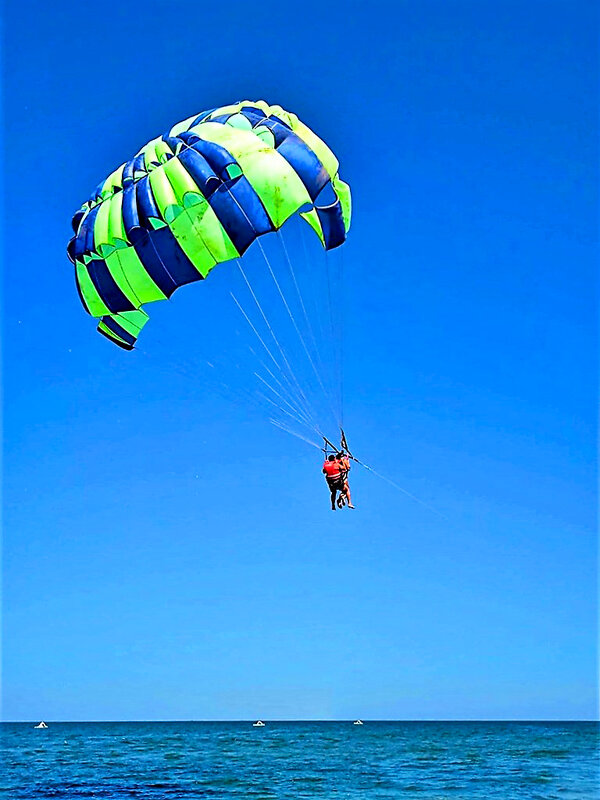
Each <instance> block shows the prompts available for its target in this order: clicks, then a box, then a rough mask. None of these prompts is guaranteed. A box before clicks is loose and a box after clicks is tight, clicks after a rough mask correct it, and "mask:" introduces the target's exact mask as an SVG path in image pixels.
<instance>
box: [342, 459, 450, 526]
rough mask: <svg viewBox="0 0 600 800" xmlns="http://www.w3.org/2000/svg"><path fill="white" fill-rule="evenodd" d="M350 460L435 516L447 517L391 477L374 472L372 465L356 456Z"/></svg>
mask: <svg viewBox="0 0 600 800" xmlns="http://www.w3.org/2000/svg"><path fill="white" fill-rule="evenodd" d="M352 460H353V461H356V463H357V464H360V466H361V467H364V468H365V469H366V470H368V471H369V472H372V473H373V475H376V476H377V477H378V478H381V480H382V481H385V482H386V483H389V484H390V486H393V487H394V489H397V490H398V491H399V492H402V494H405V495H406V496H407V497H410V499H411V500H414V501H415V502H416V503H419V504H420V505H422V506H424V507H425V508H427V509H428V510H429V511H431V512H432V513H433V514H437V516H438V517H441V518H442V519H447V517H445V516H444V515H443V514H442V513H440V512H439V511H437V510H436V509H435V508H433V506H430V505H429V503H426V502H425V501H424V500H420V499H419V498H418V497H415V495H414V494H411V493H410V492H408V491H407V490H406V489H403V488H402V486H400V485H399V484H397V483H396V482H395V481H393V480H392V479H391V478H388V477H387V475H382V474H381V473H379V472H376V471H375V470H374V469H373V467H369V466H368V464H364V463H363V462H362V461H359V460H358V459H357V458H354V457H352Z"/></svg>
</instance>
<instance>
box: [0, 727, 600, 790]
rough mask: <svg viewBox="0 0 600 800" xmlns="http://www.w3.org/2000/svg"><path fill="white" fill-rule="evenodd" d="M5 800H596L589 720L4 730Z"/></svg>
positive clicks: (593, 732)
mask: <svg viewBox="0 0 600 800" xmlns="http://www.w3.org/2000/svg"><path fill="white" fill-rule="evenodd" d="M0 730H1V740H2V751H3V752H2V754H3V759H2V764H3V766H2V777H1V779H0V787H1V788H0V796H1V797H6V798H10V800H26V799H27V798H34V797H35V798H49V797H51V798H103V800H113V799H114V800H121V798H139V799H140V800H163V798H164V799H165V800H175V799H176V798H182V800H185V799H187V798H207V799H209V800H210V798H219V800H230V799H232V800H233V798H236V800H239V799H240V798H256V800H296V799H298V800H300V799H302V798H321V799H322V800H330V799H331V800H333V798H335V800H341V799H342V798H344V800H380V798H381V800H384V798H385V800H389V799H390V798H394V799H395V798H413V797H414V798H418V800H447V799H448V800H450V799H451V798H452V799H453V798H459V799H460V800H470V799H471V798H473V800H479V799H480V798H481V799H483V798H486V800H489V799H490V798H498V800H521V798H522V799H523V800H537V799H538V798H539V799H540V800H541V799H542V798H543V799H544V800H551V798H556V799H557V800H575V798H577V800H597V799H598V798H599V797H600V790H599V785H598V726H597V724H596V723H593V722H587V723H586V722H583V723H581V722H570V723H558V722H554V723H553V722H550V723H546V722H533V723H529V722H368V721H367V722H365V724H364V725H363V726H355V725H352V723H350V722H267V724H266V726H265V727H264V728H253V727H252V725H251V723H248V722H87V723H69V722H64V723H49V728H48V729H47V730H34V729H33V724H32V723H4V724H3V725H2V726H1V728H0Z"/></svg>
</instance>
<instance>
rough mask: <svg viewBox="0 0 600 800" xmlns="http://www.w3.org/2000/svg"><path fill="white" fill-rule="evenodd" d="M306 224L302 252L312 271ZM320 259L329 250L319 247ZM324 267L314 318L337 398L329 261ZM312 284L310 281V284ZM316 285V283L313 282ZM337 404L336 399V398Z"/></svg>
mask: <svg viewBox="0 0 600 800" xmlns="http://www.w3.org/2000/svg"><path fill="white" fill-rule="evenodd" d="M305 228H306V226H305V225H300V238H301V241H302V254H303V257H304V268H305V271H306V272H307V273H308V272H309V271H310V267H309V261H310V259H309V254H308V248H307V244H306V238H307V235H308V234H307V232H306V231H305ZM319 253H320V256H319V257H320V259H321V261H325V259H326V258H327V251H323V249H322V248H319ZM324 267H325V268H324V269H321V268H319V269H318V270H317V271H316V274H315V278H316V279H317V280H318V284H317V290H316V291H313V292H312V297H311V301H312V303H311V304H312V309H313V312H314V318H315V320H316V322H317V326H318V331H317V333H318V337H319V342H320V344H321V347H320V349H321V350H322V352H323V362H326V363H327V364H329V365H330V367H329V368H328V369H326V370H325V376H326V378H327V383H328V386H329V391H330V394H331V396H332V397H333V398H335V397H336V396H337V394H338V388H337V375H336V360H335V350H336V348H335V339H334V336H335V331H334V330H333V326H332V324H331V291H330V289H329V284H328V277H327V262H326V261H325V265H324ZM308 285H309V286H311V284H310V282H309V284H308ZM312 285H313V287H314V284H312ZM324 296H325V297H326V298H327V302H326V303H324V302H323V297H324ZM334 405H335V400H334Z"/></svg>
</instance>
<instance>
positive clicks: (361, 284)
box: [2, 0, 598, 719]
mask: <svg viewBox="0 0 600 800" xmlns="http://www.w3.org/2000/svg"><path fill="white" fill-rule="evenodd" d="M596 27H597V10H596V8H595V4H593V3H588V2H578V3H569V4H567V3H562V2H550V3H548V2H543V3H541V2H529V3H527V4H521V3H511V2H503V3H495V4H490V3H484V4H481V3H476V2H451V3H445V2H441V1H440V2H422V3H414V2H413V3H408V2H405V3H393V4H392V3H389V4H385V3H383V4H382V3H371V4H363V5H362V6H361V7H358V6H357V7H356V8H354V7H352V6H348V4H346V3H341V2H339V3H338V2H330V3H325V4H321V3H314V2H307V3H304V4H302V6H298V5H293V6H288V5H285V4H284V5H281V6H280V7H279V8H276V9H273V8H272V7H271V6H269V5H265V4H261V3H254V4H250V3H239V2H231V3H229V4H226V5H225V6H222V5H219V4H212V5H210V4H209V6H207V5H206V4H196V5H195V6H194V5H190V4H185V5H181V6H178V5H177V4H173V3H159V2H151V3H146V4H144V7H143V9H142V8H141V7H140V6H139V4H134V3H131V2H122V3H119V4H118V5H117V4H113V5H111V4H83V5H82V4H81V3H77V4H75V3H72V2H58V3H56V4H54V5H52V7H50V6H48V5H47V4H42V3H39V2H32V0H23V2H19V3H16V2H14V0H13V2H11V3H9V5H8V9H7V12H6V15H5V39H6V43H5V52H4V58H5V60H4V70H5V71H4V108H5V119H6V127H5V143H6V153H7V155H6V157H5V166H6V170H5V187H6V193H5V208H4V210H5V216H4V219H5V222H4V264H5V269H4V289H3V306H4V314H3V320H4V351H3V375H4V379H3V390H4V434H5V444H4V480H3V485H4V539H3V545H4V557H3V612H2V621H3V642H4V661H3V717H4V719H38V718H45V719H239V718H251V717H259V716H261V717H265V718H290V719H300V718H317V719H329V718H351V717H356V716H360V717H363V718H376V719H377V718H379V719H385V718H387V719H461V718H467V719H469V718H470V719H473V718H479V719H486V718H487V719H490V718H491V719H497V718H512V719H532V718H546V719H548V718H553V719H569V718H574V719H588V718H593V717H595V716H596V713H597V710H596V709H597V687H596V675H597V664H596V650H595V630H596V623H597V619H596V581H597V554H596V552H597V551H596V518H595V506H596V499H595V488H596V483H595V481H596V474H595V457H596V452H595V448H596V444H595V443H596V375H597V337H596V334H597V328H596V320H595V316H596V310H597V309H596V307H597V295H596V280H597V277H596V259H597V239H596V221H597V216H596V212H597V183H598V174H597V133H598V131H597V99H596V98H597V72H598V70H597V55H596V36H595V31H596ZM246 97H247V98H251V99H255V98H260V97H262V98H265V99H267V100H268V101H269V102H272V103H280V104H281V105H283V106H284V107H286V108H289V109H291V110H294V111H295V112H296V113H298V115H299V116H300V117H301V118H302V119H303V120H305V121H306V122H307V123H308V124H309V125H310V126H311V127H313V128H314V129H315V130H316V131H317V132H318V133H319V134H320V135H321V136H322V137H323V138H324V139H325V140H326V141H327V142H328V143H329V144H330V145H331V147H332V148H333V149H334V151H335V152H336V154H337V155H338V157H339V159H340V162H341V174H342V176H343V177H344V178H345V179H346V180H347V181H349V182H350V184H351V186H352V190H353V201H354V219H353V226H352V230H351V234H350V237H349V240H348V243H347V245H346V246H345V275H346V284H345V295H344V309H345V317H346V338H345V399H346V403H345V421H346V428H347V431H348V435H349V438H350V437H351V442H352V444H353V447H354V449H355V450H356V452H357V454H358V455H359V456H362V458H363V459H364V460H365V461H366V462H367V463H370V464H372V465H373V466H374V467H375V469H377V470H378V471H379V472H381V473H383V474H385V475H387V476H389V477H390V478H392V479H393V480H394V481H396V482H398V483H399V484H400V485H402V486H403V487H405V488H406V489H407V490H408V491H410V492H411V493H412V494H414V495H416V496H418V497H419V498H421V499H422V500H423V501H425V502H427V503H429V504H431V505H432V506H434V507H435V509H437V510H438V511H439V512H440V515H438V514H433V513H431V512H430V511H428V510H427V509H425V508H424V507H423V506H422V505H420V504H418V503H415V502H413V501H411V500H410V499H408V498H406V497H405V496H404V495H402V494H401V493H399V492H397V491H396V490H394V489H393V488H392V487H391V486H389V485H388V484H386V483H385V482H383V481H380V480H379V479H377V478H376V477H374V476H373V475H371V474H369V473H367V472H364V471H360V470H359V469H358V468H357V469H356V470H355V471H354V473H353V491H354V497H355V502H356V505H357V510H356V511H355V512H354V514H351V513H350V512H344V513H340V514H337V513H336V514H332V513H331V512H330V511H328V504H327V500H328V498H327V491H326V488H325V486H324V483H323V481H322V476H321V474H320V461H319V454H318V453H317V451H315V450H313V449H312V448H310V447H308V446H306V445H304V444H303V443H302V442H300V441H298V440H295V439H292V438H291V437H287V436H286V435H285V434H283V433H281V432H279V431H277V430H276V429H275V428H273V427H272V426H270V425H268V423H267V422H266V421H265V420H264V419H261V418H260V416H257V415H254V414H252V413H250V411H249V410H248V409H246V408H245V407H244V405H243V404H228V403H225V402H224V401H223V399H222V398H221V397H220V396H218V395H216V394H214V393H212V392H211V391H209V390H208V389H207V388H206V387H205V386H204V385H203V383H202V380H201V379H200V378H199V377H197V376H195V375H194V374H193V366H194V364H195V360H194V359H197V358H198V356H197V353H196V352H195V351H193V346H192V340H189V341H187V343H186V341H185V340H183V341H182V343H181V348H182V350H181V352H180V353H179V354H178V358H181V360H182V362H186V363H188V364H189V365H191V367H192V369H191V371H192V375H191V376H190V375H187V376H183V375H182V374H181V372H180V371H179V370H178V369H177V368H176V367H177V364H176V363H175V360H174V359H171V357H170V355H169V353H170V352H171V351H168V350H167V349H165V348H164V347H161V345H160V343H159V341H158V339H159V336H160V335H161V333H164V332H167V334H168V332H169V331H171V332H172V331H174V330H177V326H176V323H175V318H176V317H177V323H179V322H181V325H183V326H184V328H183V330H185V326H186V325H187V326H193V325H194V313H193V306H194V296H195V294H196V295H197V296H198V298H199V297H200V292H202V291H204V290H206V291H208V290H209V289H210V286H209V284H208V282H207V284H206V285H203V286H200V287H198V286H192V287H188V289H187V290H184V291H182V292H181V293H180V294H181V299H180V298H179V295H178V296H176V298H175V299H174V301H173V303H172V304H163V305H164V306H165V308H164V309H161V310H157V311H156V312H154V311H153V312H152V313H153V322H154V327H153V328H152V329H151V325H152V322H151V323H150V324H149V325H148V327H147V333H146V331H145V332H144V334H143V336H144V337H145V341H144V349H145V350H147V351H148V354H149V357H148V358H147V359H144V358H142V357H141V354H139V353H134V354H128V353H124V352H121V351H119V350H118V349H116V348H114V347H113V346H111V345H110V344H109V343H108V342H107V341H105V340H104V339H102V338H101V337H100V336H98V335H97V334H96V333H95V331H94V324H93V321H92V320H91V319H90V318H89V317H87V316H86V314H85V313H84V312H83V310H82V308H81V306H80V304H79V301H78V298H77V295H76V291H75V287H74V283H73V276H72V270H71V265H70V263H69V262H68V260H67V258H66V255H65V246H66V243H67V240H68V238H69V237H70V218H71V215H72V213H73V211H74V210H75V209H76V208H77V207H78V206H79V205H80V204H81V203H82V202H83V200H85V199H86V198H87V196H88V194H89V193H90V191H91V190H92V188H93V187H95V186H96V184H97V183H98V181H99V180H100V179H101V178H103V177H104V176H105V175H106V174H108V172H110V171H111V170H112V169H113V168H114V167H116V166H117V165H118V164H120V163H122V161H124V160H126V159H127V158H129V157H130V156H131V155H133V154H134V153H135V152H136V151H137V149H138V148H139V147H140V146H141V145H142V144H143V143H144V142H146V141H147V140H148V139H150V138H152V137H153V136H155V135H157V134H159V133H161V132H163V131H164V130H166V129H167V128H168V127H169V126H170V125H171V124H172V123H174V122H175V121H177V120H179V119H183V118H185V117H187V116H190V115H191V114H193V113H196V112H199V111H201V110H202V109H204V108H211V107H214V106H216V105H221V104H223V103H226V102H230V101H234V100H237V99H240V98H246ZM196 290H197V291H196ZM184 292H185V293H186V297H185V298H184ZM198 302H201V301H200V299H198ZM169 312H172V313H169ZM203 314H204V315H208V316H206V317H205V319H204V324H205V325H206V324H209V323H210V322H211V319H212V317H211V316H210V315H211V314H212V315H214V319H215V322H216V320H217V317H218V316H219V308H218V307H217V304H215V306H212V307H211V306H209V305H207V304H205V305H204V306H203ZM179 330H180V331H181V329H179ZM153 348H154V349H153ZM138 356H140V357H138ZM232 494H233V496H232ZM441 515H443V516H441Z"/></svg>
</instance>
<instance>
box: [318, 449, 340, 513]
mask: <svg viewBox="0 0 600 800" xmlns="http://www.w3.org/2000/svg"><path fill="white" fill-rule="evenodd" d="M323 474H324V475H325V480H326V481H327V486H329V491H330V492H331V510H332V511H335V500H336V496H337V493H338V492H340V494H343V492H344V478H343V477H342V469H341V466H340V463H339V461H338V460H337V456H335V455H333V454H332V455H330V456H327V458H326V460H325V463H324V464H323Z"/></svg>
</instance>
